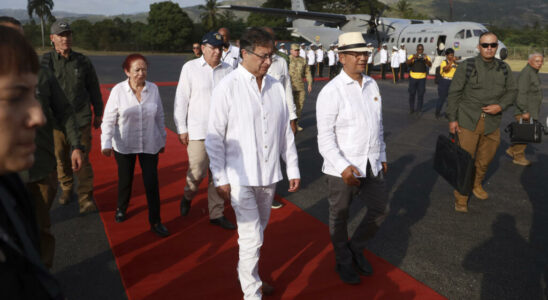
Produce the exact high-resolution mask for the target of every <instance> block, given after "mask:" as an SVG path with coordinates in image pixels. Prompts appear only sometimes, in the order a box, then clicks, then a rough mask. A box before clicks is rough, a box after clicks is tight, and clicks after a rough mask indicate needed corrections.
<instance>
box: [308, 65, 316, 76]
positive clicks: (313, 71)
mask: <svg viewBox="0 0 548 300" xmlns="http://www.w3.org/2000/svg"><path fill="white" fill-rule="evenodd" d="M308 66H309V67H310V74H312V78H314V77H316V64H313V65H308Z"/></svg>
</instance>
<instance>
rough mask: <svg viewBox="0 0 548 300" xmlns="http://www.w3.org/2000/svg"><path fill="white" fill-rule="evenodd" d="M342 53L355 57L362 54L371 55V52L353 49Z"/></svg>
mask: <svg viewBox="0 0 548 300" xmlns="http://www.w3.org/2000/svg"><path fill="white" fill-rule="evenodd" d="M342 53H344V54H347V55H350V56H353V57H355V58H358V57H360V56H365V57H369V52H353V51H350V52H342Z"/></svg>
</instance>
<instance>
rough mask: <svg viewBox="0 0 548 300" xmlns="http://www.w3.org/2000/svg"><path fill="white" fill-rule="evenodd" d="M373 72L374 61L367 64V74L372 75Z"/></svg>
mask: <svg viewBox="0 0 548 300" xmlns="http://www.w3.org/2000/svg"><path fill="white" fill-rule="evenodd" d="M371 72H373V63H370V64H367V72H366V73H367V76H371Z"/></svg>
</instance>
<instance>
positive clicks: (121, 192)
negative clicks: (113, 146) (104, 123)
mask: <svg viewBox="0 0 548 300" xmlns="http://www.w3.org/2000/svg"><path fill="white" fill-rule="evenodd" d="M137 156H138V157H139V164H140V165H141V169H142V170H143V183H144V184H145V193H146V197H147V203H148V221H149V222H150V224H151V225H152V224H156V223H158V222H160V221H161V220H160V188H159V186H158V153H156V154H147V153H134V154H122V153H118V152H116V151H115V152H114V158H115V159H116V164H118V208H119V209H121V210H122V211H126V210H127V207H128V205H129V199H130V198H131V187H132V185H133V174H134V171H135V160H136V158H137Z"/></svg>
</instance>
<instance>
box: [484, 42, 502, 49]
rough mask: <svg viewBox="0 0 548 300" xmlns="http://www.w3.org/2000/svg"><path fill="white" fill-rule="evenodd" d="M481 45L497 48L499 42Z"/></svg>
mask: <svg viewBox="0 0 548 300" xmlns="http://www.w3.org/2000/svg"><path fill="white" fill-rule="evenodd" d="M480 46H481V47H482V48H488V47H491V48H497V47H498V46H499V43H490V44H489V43H481V44H480Z"/></svg>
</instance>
